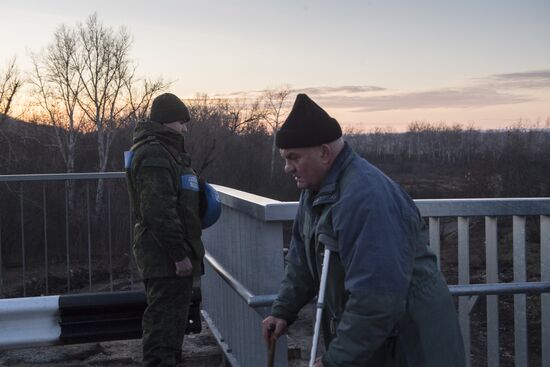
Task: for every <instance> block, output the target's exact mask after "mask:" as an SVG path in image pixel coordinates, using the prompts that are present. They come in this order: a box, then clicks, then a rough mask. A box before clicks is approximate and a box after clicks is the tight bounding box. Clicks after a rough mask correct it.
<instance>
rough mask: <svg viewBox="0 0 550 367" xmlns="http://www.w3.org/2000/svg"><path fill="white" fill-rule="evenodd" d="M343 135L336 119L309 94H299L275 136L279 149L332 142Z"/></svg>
mask: <svg viewBox="0 0 550 367" xmlns="http://www.w3.org/2000/svg"><path fill="white" fill-rule="evenodd" d="M341 136H342V129H341V128H340V125H339V124H338V121H336V119H334V118H332V117H330V116H329V114H328V113H326V112H325V110H323V109H322V108H321V107H319V106H318V105H317V104H316V103H315V102H313V101H312V100H311V99H310V98H309V97H308V96H307V95H305V94H298V96H296V101H295V102H294V106H292V110H291V111H290V113H289V115H288V117H287V118H286V120H285V122H284V123H283V125H282V126H281V128H280V129H279V131H278V132H277V135H276V136H275V144H276V145H277V147H278V148H279V149H289V148H306V147H314V146H317V145H322V144H326V143H330V142H332V141H334V140H336V139H338V138H339V137H341Z"/></svg>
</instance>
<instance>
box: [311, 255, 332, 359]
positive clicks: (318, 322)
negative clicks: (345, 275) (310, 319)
mask: <svg viewBox="0 0 550 367" xmlns="http://www.w3.org/2000/svg"><path fill="white" fill-rule="evenodd" d="M329 264H330V250H329V249H325V256H324V259H323V270H322V271H321V284H319V296H318V297H317V313H316V314H315V329H314V332H313V342H312V344H311V354H310V356H309V367H313V364H314V363H315V357H316V356H317V345H318V344H319V333H320V331H321V318H322V316H323V309H324V308H325V289H326V287H327V275H328V266H329Z"/></svg>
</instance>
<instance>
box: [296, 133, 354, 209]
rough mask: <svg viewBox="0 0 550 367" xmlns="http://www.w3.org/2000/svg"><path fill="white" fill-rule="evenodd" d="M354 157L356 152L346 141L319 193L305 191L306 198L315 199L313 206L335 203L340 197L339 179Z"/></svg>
mask: <svg viewBox="0 0 550 367" xmlns="http://www.w3.org/2000/svg"><path fill="white" fill-rule="evenodd" d="M354 157H355V153H354V152H353V149H351V147H350V146H349V144H348V143H347V142H344V148H343V149H342V151H341V152H340V153H339V154H338V156H337V157H336V159H335V160H334V162H333V163H332V166H331V167H330V169H329V171H328V173H327V175H326V176H325V178H324V180H323V183H322V184H321V189H320V190H319V192H317V194H313V193H312V192H311V191H310V190H306V192H305V197H306V199H307V200H308V201H309V200H312V201H313V202H312V204H311V205H312V206H313V207H314V206H316V205H321V204H330V203H334V202H335V201H336V200H337V199H338V198H337V193H336V187H337V184H338V179H339V178H340V176H341V174H342V172H343V171H344V170H345V169H346V168H347V166H348V165H349V164H350V163H351V161H352V160H353V158H354Z"/></svg>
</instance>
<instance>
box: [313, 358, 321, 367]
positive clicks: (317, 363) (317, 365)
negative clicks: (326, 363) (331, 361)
mask: <svg viewBox="0 0 550 367" xmlns="http://www.w3.org/2000/svg"><path fill="white" fill-rule="evenodd" d="M322 359H323V357H322V356H321V357H319V358H317V359H316V360H315V363H314V364H313V367H323V361H322Z"/></svg>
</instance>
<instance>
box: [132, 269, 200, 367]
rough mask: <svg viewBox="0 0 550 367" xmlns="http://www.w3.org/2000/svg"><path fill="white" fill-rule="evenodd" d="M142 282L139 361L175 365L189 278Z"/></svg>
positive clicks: (158, 365)
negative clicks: (144, 298)
mask: <svg viewBox="0 0 550 367" xmlns="http://www.w3.org/2000/svg"><path fill="white" fill-rule="evenodd" d="M144 283H145V294H146V296H147V308H146V309H145V311H144V312H143V320H142V327H143V340H142V346H143V365H144V366H147V367H168V366H170V367H173V366H176V364H177V363H180V362H181V347H182V344H183V337H184V335H185V328H186V325H187V316H188V313H189V304H190V301H191V291H192V287H193V278H192V277H185V278H181V277H168V278H152V279H145V280H144Z"/></svg>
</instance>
